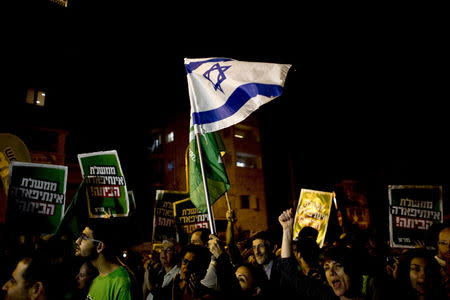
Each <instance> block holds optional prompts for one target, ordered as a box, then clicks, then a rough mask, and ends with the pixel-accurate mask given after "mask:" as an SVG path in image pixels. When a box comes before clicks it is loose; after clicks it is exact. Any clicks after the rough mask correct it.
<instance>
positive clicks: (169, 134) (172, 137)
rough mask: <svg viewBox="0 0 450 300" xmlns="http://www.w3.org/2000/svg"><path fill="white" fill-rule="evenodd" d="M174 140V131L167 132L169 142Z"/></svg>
mask: <svg viewBox="0 0 450 300" xmlns="http://www.w3.org/2000/svg"><path fill="white" fill-rule="evenodd" d="M174 140H175V136H174V134H173V131H171V132H169V133H168V134H167V142H168V143H170V142H173V141H174Z"/></svg>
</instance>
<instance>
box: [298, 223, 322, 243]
mask: <svg viewBox="0 0 450 300" xmlns="http://www.w3.org/2000/svg"><path fill="white" fill-rule="evenodd" d="M318 235H319V231H318V230H317V229H315V228H314V227H311V226H305V227H303V228H302V229H301V230H300V232H299V233H298V236H297V240H298V239H301V238H312V239H314V240H317V236H318Z"/></svg>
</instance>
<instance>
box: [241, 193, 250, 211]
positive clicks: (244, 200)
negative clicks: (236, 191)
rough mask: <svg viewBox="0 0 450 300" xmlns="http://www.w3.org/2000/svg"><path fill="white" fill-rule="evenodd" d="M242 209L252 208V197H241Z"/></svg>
mask: <svg viewBox="0 0 450 300" xmlns="http://www.w3.org/2000/svg"><path fill="white" fill-rule="evenodd" d="M240 198H241V208H244V209H246V208H250V196H249V195H241V197H240Z"/></svg>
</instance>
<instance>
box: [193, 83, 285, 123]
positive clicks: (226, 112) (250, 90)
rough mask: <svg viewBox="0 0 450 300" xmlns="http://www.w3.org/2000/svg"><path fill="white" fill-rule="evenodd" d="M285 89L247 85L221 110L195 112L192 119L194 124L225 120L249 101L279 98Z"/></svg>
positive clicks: (233, 95) (240, 88)
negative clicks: (255, 98)
mask: <svg viewBox="0 0 450 300" xmlns="http://www.w3.org/2000/svg"><path fill="white" fill-rule="evenodd" d="M282 91H283V87H282V86H281V85H276V84H262V83H247V84H244V85H241V86H240V87H238V88H237V89H236V90H235V91H234V92H233V93H232V94H231V95H230V97H228V100H227V102H225V104H224V105H222V106H221V107H219V108H216V109H212V110H207V111H201V112H194V113H193V114H192V119H193V122H194V124H208V123H213V122H217V121H220V120H223V119H225V118H228V117H230V116H232V115H233V114H235V113H236V112H237V111H238V110H239V109H240V108H241V107H242V106H244V105H245V104H246V103H247V102H248V100H250V99H251V98H253V97H255V96H257V95H263V96H266V97H278V96H280V95H281V93H282Z"/></svg>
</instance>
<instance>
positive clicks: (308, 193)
mask: <svg viewBox="0 0 450 300" xmlns="http://www.w3.org/2000/svg"><path fill="white" fill-rule="evenodd" d="M333 197H334V193H330V192H322V191H314V190H308V189H302V190H301V191H300V199H299V202H298V205H297V210H296V212H295V217H294V232H293V238H294V239H296V238H297V236H298V234H299V232H300V230H302V228H304V227H306V226H309V227H313V228H315V229H317V231H318V232H319V234H318V236H317V244H318V245H319V246H320V247H322V246H323V242H324V241H325V234H326V232H327V226H328V219H329V217H330V211H331V203H332V201H333Z"/></svg>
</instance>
